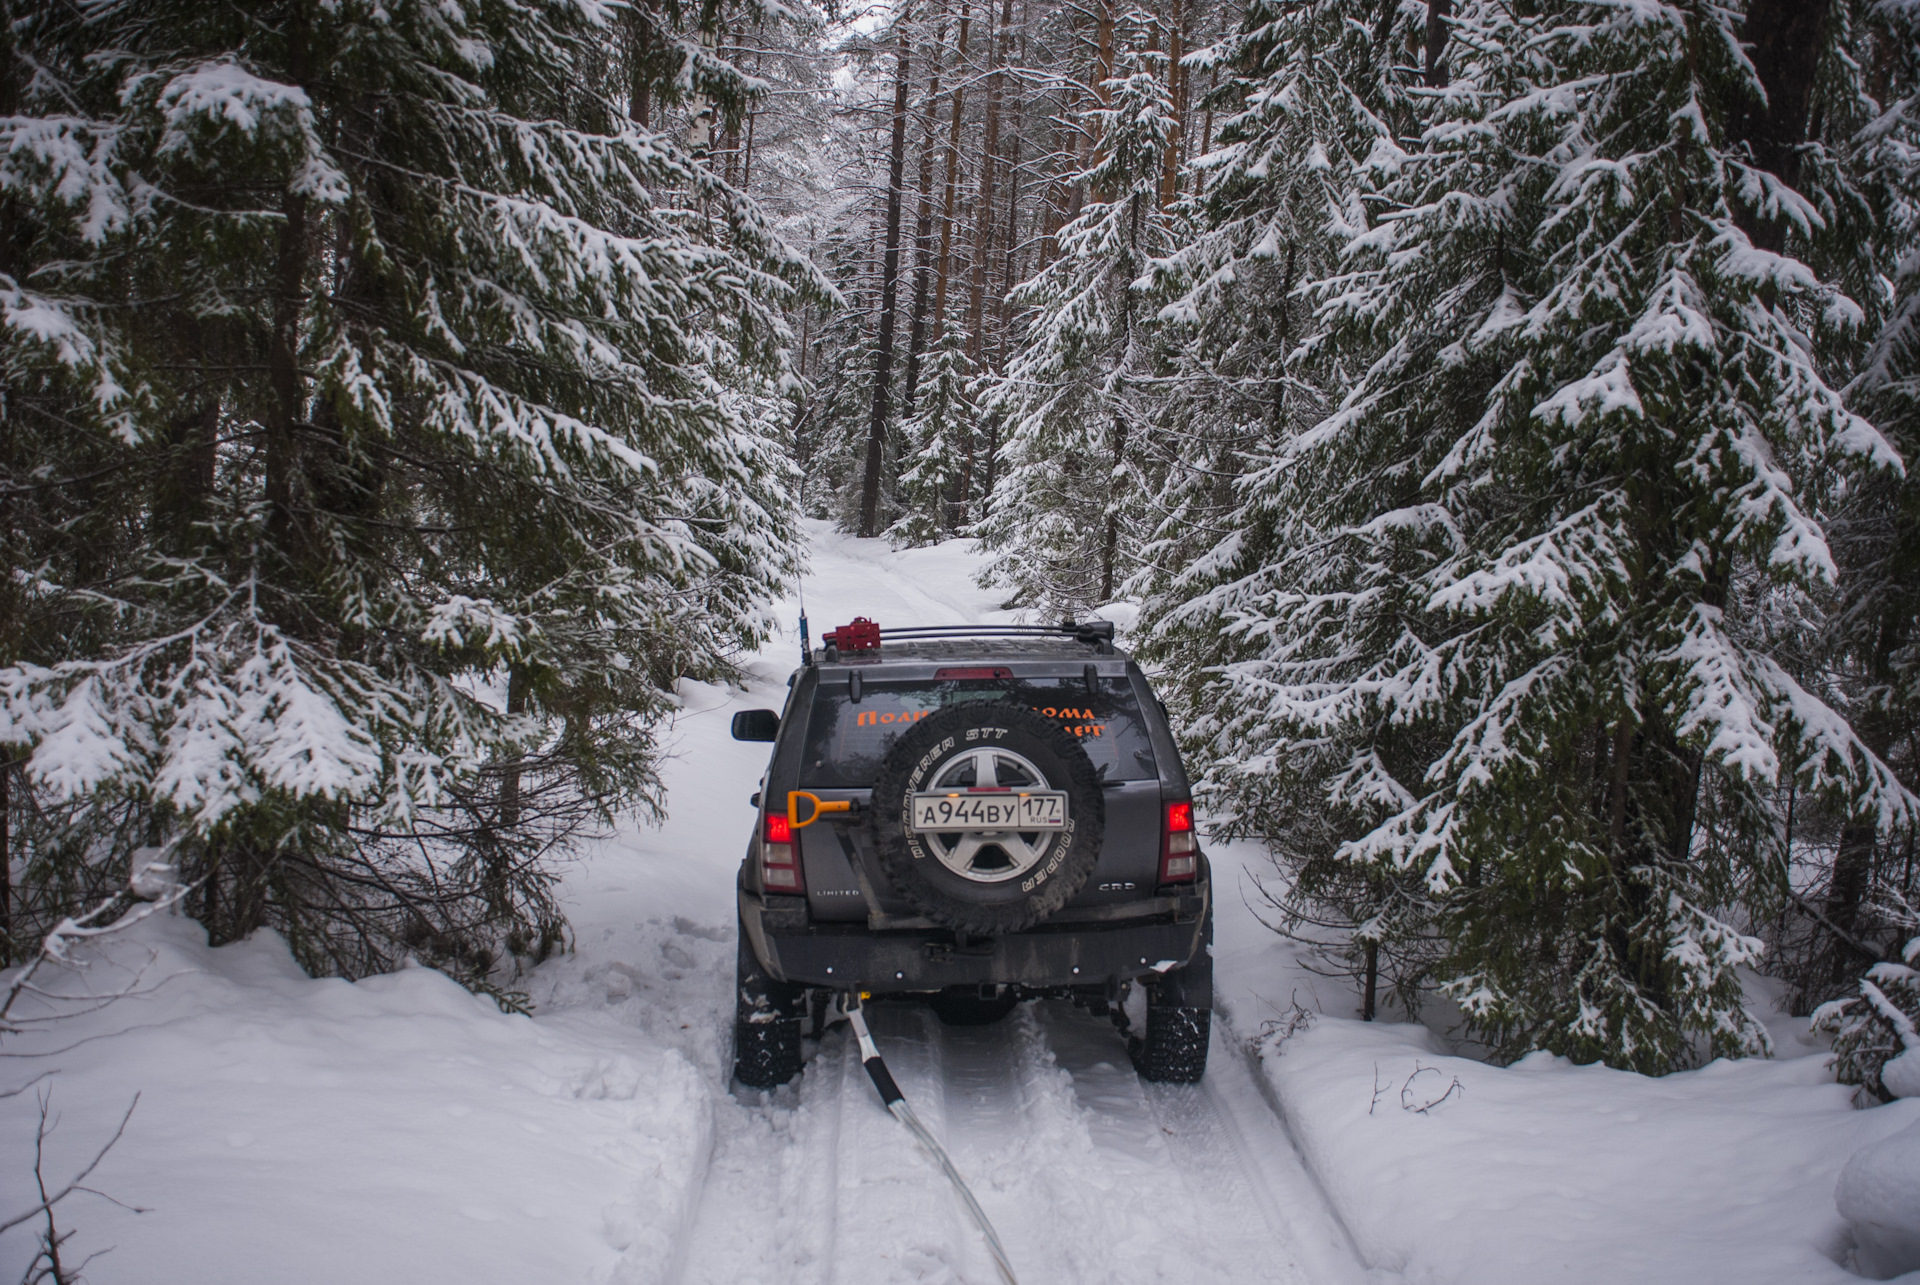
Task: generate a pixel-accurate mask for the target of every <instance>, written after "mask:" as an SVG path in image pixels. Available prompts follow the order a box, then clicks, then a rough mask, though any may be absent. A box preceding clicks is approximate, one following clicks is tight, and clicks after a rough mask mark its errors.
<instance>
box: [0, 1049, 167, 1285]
mask: <svg viewBox="0 0 1920 1285" xmlns="http://www.w3.org/2000/svg"><path fill="white" fill-rule="evenodd" d="M24 1087H25V1086H22V1089H16V1090H14V1091H13V1092H14V1093H18V1092H21V1091H23V1090H24ZM8 1096H12V1094H9V1095H8ZM39 1099H40V1125H39V1128H38V1129H37V1130H36V1131H35V1133H34V1138H33V1180H34V1185H35V1187H36V1189H37V1190H38V1191H39V1193H40V1203H38V1204H37V1205H35V1206H33V1207H32V1208H31V1209H28V1210H27V1211H25V1212H24V1213H20V1214H15V1215H14V1216H13V1217H11V1218H7V1219H4V1220H0V1235H5V1234H6V1233H7V1232H9V1231H12V1230H13V1229H14V1228H15V1227H19V1226H23V1225H25V1224H27V1223H30V1222H34V1221H36V1220H44V1221H45V1223H46V1230H44V1231H43V1232H41V1233H40V1250H39V1252H38V1253H36V1254H35V1255H34V1257H33V1261H32V1262H30V1263H28V1264H27V1270H26V1273H25V1275H23V1276H22V1277H21V1278H20V1281H21V1285H42V1282H46V1281H51V1282H53V1285H76V1283H77V1282H78V1281H79V1280H80V1273H81V1272H82V1271H84V1270H86V1266H87V1264H88V1263H90V1262H92V1261H93V1260H94V1259H95V1258H96V1257H98V1256H99V1255H98V1254H89V1255H87V1257H86V1258H84V1259H82V1260H81V1261H80V1263H79V1265H78V1266H74V1267H68V1266H67V1265H66V1264H65V1263H63V1262H62V1261H61V1260H60V1248H61V1246H63V1245H65V1244H66V1243H67V1241H69V1240H71V1239H72V1238H73V1232H72V1231H71V1230H69V1231H65V1232H62V1231H61V1230H60V1227H59V1224H58V1223H57V1222H56V1221H55V1220H54V1216H53V1211H54V1208H55V1206H57V1205H58V1204H59V1203H60V1202H61V1201H63V1200H65V1199H66V1198H67V1197H68V1196H71V1195H73V1194H74V1193H75V1192H76V1191H84V1192H86V1193H87V1194H88V1195H91V1196H99V1197H100V1198H101V1199H102V1200H110V1201H113V1203H114V1204H116V1205H119V1206H120V1207H121V1208H122V1209H127V1210H131V1211H132V1212H133V1213H136V1214H144V1213H146V1212H147V1210H145V1209H143V1208H141V1207H139V1206H137V1205H129V1204H126V1203H125V1202H123V1201H119V1200H114V1198H113V1197H112V1196H109V1195H107V1193H105V1192H104V1191H101V1190H99V1189H98V1188H96V1187H89V1186H87V1185H86V1181H87V1179H88V1178H90V1177H92V1176H93V1171H94V1170H95V1169H98V1168H99V1167H100V1162H101V1161H103V1160H105V1159H106V1158H107V1153H108V1152H109V1151H112V1150H113V1148H114V1145H115V1144H116V1143H118V1142H119V1141H120V1139H121V1138H122V1137H123V1136H125V1134H126V1132H127V1121H129V1120H131V1119H133V1111H134V1108H135V1107H137V1106H139V1105H140V1095H139V1094H138V1093H136V1094H134V1095H133V1101H132V1102H129V1103H128V1104H127V1109H126V1112H125V1114H123V1115H122V1116H121V1117H120V1123H119V1125H118V1127H116V1128H115V1129H114V1131H113V1136H112V1137H110V1138H108V1139H107V1140H106V1142H105V1143H104V1144H103V1145H102V1146H101V1148H100V1150H98V1151H96V1152H95V1153H94V1156H93V1159H91V1160H89V1161H88V1162H87V1164H86V1167H85V1168H83V1169H81V1170H80V1172H79V1173H77V1174H75V1175H74V1176H73V1178H72V1179H71V1180H70V1181H68V1183H67V1184H66V1185H65V1186H63V1187H61V1188H60V1189H59V1190H58V1191H51V1192H50V1191H48V1190H47V1170H46V1159H47V1157H46V1150H47V1135H48V1134H50V1133H52V1132H53V1131H54V1130H55V1129H57V1128H58V1127H59V1126H60V1121H59V1119H58V1117H55V1118H54V1119H53V1120H52V1121H51V1122H49V1120H48V1107H49V1106H50V1104H51V1103H52V1101H53V1093H52V1091H51V1090H42V1091H41V1093H40V1095H39ZM105 1252H107V1251H105V1250H101V1251H100V1253H105Z"/></svg>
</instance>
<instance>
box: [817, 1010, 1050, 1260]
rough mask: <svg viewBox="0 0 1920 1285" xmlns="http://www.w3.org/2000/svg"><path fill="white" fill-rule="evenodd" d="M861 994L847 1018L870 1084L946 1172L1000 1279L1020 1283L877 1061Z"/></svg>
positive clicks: (940, 1150) (949, 1165) (943, 1153)
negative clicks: (862, 1009) (984, 1243)
mask: <svg viewBox="0 0 1920 1285" xmlns="http://www.w3.org/2000/svg"><path fill="white" fill-rule="evenodd" d="M860 1000H861V996H859V995H857V994H855V995H851V996H849V997H848V1002H847V1020H848V1021H849V1022H851V1023H852V1024H853V1035H854V1038H855V1039H857V1040H859V1041H860V1064H861V1065H862V1066H864V1067H866V1068H867V1078H868V1079H870V1080H872V1081H873V1087H874V1088H875V1089H878V1090H879V1092H880V1100H881V1101H882V1102H884V1103H886V1104H887V1110H888V1111H890V1112H892V1113H893V1118H894V1119H896V1120H898V1121H899V1122H900V1123H901V1124H904V1125H906V1126H907V1132H909V1133H911V1134H912V1135H913V1136H914V1137H916V1138H918V1139H919V1140H920V1145H921V1146H923V1147H925V1148H926V1149H927V1154H929V1155H931V1156H932V1157H933V1158H934V1161H935V1162H936V1163H938V1164H939V1166H940V1168H941V1170H942V1171H943V1172H944V1173H945V1174H946V1175H947V1181H948V1182H951V1183H952V1184H953V1189H954V1190H955V1191H957V1192H959V1193H960V1201H961V1203H962V1204H964V1205H966V1207H967V1212H968V1213H969V1214H971V1215H972V1216H973V1221H974V1225H975V1226H977V1227H979V1228H980V1234H981V1235H982V1236H984V1237H986V1240H987V1252H988V1253H989V1254H991V1255H993V1265H994V1267H996V1268H997V1269H999V1272H1000V1279H1001V1280H1003V1281H1005V1282H1006V1283H1007V1285H1020V1282H1019V1281H1018V1280H1016V1279H1015V1278H1014V1275H1013V1264H1012V1263H1011V1262H1009V1261H1008V1259H1007V1251H1006V1247H1005V1246H1003V1245H1002V1244H1001V1243H1000V1237H999V1235H998V1234H997V1233H995V1231H994V1230H993V1224H992V1223H990V1222H988V1221H987V1214H986V1211H985V1210H984V1209H982V1208H980V1202H979V1201H977V1200H975V1199H974V1198H973V1192H971V1191H969V1190H968V1189H967V1183H966V1179H964V1178H962V1177H961V1176H960V1171H959V1170H958V1169H955V1168H954V1167H953V1160H952V1159H951V1158H950V1157H949V1156H948V1155H947V1149H946V1148H945V1147H943V1146H941V1145H940V1143H939V1142H938V1141H937V1140H935V1138H934V1136H933V1135H932V1134H931V1133H929V1132H927V1126H926V1125H924V1124H921V1123H920V1117H919V1116H917V1115H915V1114H914V1113H913V1108H912V1107H911V1106H908V1105H907V1098H906V1095H905V1094H903V1093H902V1092H900V1086H899V1085H898V1084H895V1083H894V1082H893V1072H891V1071H889V1070H887V1064H886V1063H885V1062H884V1061H882V1060H881V1057H880V1048H879V1046H878V1045H876V1044H875V1043H874V1042H873V1033H872V1032H871V1031H869V1030H868V1029H867V1019H866V1016H865V1015H864V1014H863V1013H861V1011H860Z"/></svg>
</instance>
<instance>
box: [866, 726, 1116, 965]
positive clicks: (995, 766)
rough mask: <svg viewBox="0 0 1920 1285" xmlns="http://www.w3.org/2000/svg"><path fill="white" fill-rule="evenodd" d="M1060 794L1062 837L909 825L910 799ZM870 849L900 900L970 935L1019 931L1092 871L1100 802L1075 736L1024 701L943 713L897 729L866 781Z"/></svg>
mask: <svg viewBox="0 0 1920 1285" xmlns="http://www.w3.org/2000/svg"><path fill="white" fill-rule="evenodd" d="M1056 790H1057V791H1060V792H1062V793H1064V794H1065V795H1066V809H1065V818H1064V820H1065V824H1064V828H1061V829H1057V830H1033V831H1012V830H928V831H916V830H915V829H914V828H913V827H912V825H911V824H910V818H911V813H912V805H913V798H914V796H915V795H916V794H923V793H934V794H940V793H946V794H951V795H952V796H953V797H955V798H957V799H962V800H965V799H978V798H980V797H981V796H988V795H1007V794H1018V793H1020V792H1023V791H1056ZM869 825H870V826H871V827H872V830H871V833H872V837H873V845H874V851H875V852H876V853H878V855H879V858H880V866H881V869H883V870H884V871H885V872H886V874H887V878H888V879H889V880H890V881H892V883H893V885H894V887H896V888H898V889H899V890H900V892H901V894H902V895H903V896H905V897H906V898H907V900H909V901H911V902H912V903H913V904H914V906H916V907H917V908H918V909H919V910H920V912H921V913H922V914H924V915H925V916H926V917H927V918H929V919H931V920H933V921H934V922H936V923H940V924H945V925H946V926H947V927H949V928H955V929H958V930H959V931H961V932H965V933H972V934H975V935H977V936H983V937H988V936H995V935H998V934H1000V933H1012V932H1019V931H1021V930H1022V929H1024V928H1030V927H1032V926H1033V925H1034V924H1036V923H1038V922H1039V921H1040V920H1042V919H1045V918H1046V917H1047V916H1048V915H1051V914H1052V913H1053V912H1054V911H1056V910H1058V909H1060V907H1062V906H1064V905H1066V904H1067V901H1068V900H1069V899H1070V898H1072V896H1073V895H1074V894H1075V893H1076V892H1078V891H1080V888H1081V886H1082V885H1083V884H1085V883H1086V881H1087V878H1088V876H1090V875H1091V874H1092V873H1093V867H1094V863H1095V862H1096V861H1097V860H1098V859H1099V855H1100V843H1101V840H1102V838H1103V837H1104V834H1105V828H1106V801H1105V799H1104V798H1103V797H1102V796H1101V793H1100V782H1099V780H1098V779H1097V778H1096V777H1095V775H1094V771H1093V763H1092V761H1091V760H1089V759H1088V758H1087V754H1086V751H1085V750H1083V749H1081V748H1080V743H1079V742H1078V741H1077V740H1075V739H1074V737H1073V733H1071V732H1069V731H1068V730H1067V729H1066V728H1064V727H1062V726H1060V725H1059V724H1058V723H1056V722H1054V721H1053V720H1051V719H1048V718H1045V717H1043V716H1041V715H1040V714H1038V713H1036V712H1035V711H1033V710H1031V709H1028V708H1026V707H1025V706H1024V705H1012V704H1002V703H998V702H980V703H977V704H975V703H969V704H960V705H949V706H948V707H947V708H945V709H942V710H939V711H937V712H935V713H933V714H930V715H928V716H927V717H926V718H924V719H922V720H921V721H919V722H918V723H915V724H914V725H913V726H912V727H911V728H910V729H909V730H907V731H906V732H905V733H903V734H902V735H901V736H900V737H899V739H898V740H896V741H895V742H894V743H893V745H892V747H891V748H890V749H889V750H888V751H887V756H886V758H885V759H884V760H883V761H882V763H881V765H880V771H879V774H878V775H877V776H876V777H875V779H874V784H873V815H872V818H871V820H870V821H869Z"/></svg>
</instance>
